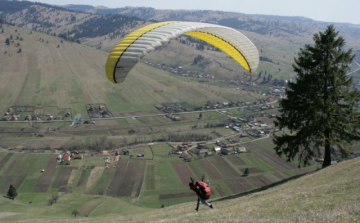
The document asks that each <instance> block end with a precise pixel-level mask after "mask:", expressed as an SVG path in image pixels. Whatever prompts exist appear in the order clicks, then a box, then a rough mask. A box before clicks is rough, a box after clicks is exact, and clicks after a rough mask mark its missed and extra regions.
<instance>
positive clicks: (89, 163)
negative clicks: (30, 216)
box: [0, 139, 316, 218]
mask: <svg viewBox="0 0 360 223" xmlns="http://www.w3.org/2000/svg"><path fill="white" fill-rule="evenodd" d="M269 143H270V141H269V140H268V139H263V140H259V141H254V142H249V143H244V144H243V145H244V146H245V147H246V148H247V150H248V151H249V152H248V153H241V154H235V155H234V154H233V155H228V156H225V155H223V156H220V155H213V156H209V157H201V156H199V157H198V156H196V155H194V154H192V157H193V159H192V161H191V162H184V161H183V160H182V159H180V158H178V156H177V155H173V154H172V155H169V152H170V151H172V149H173V147H172V146H169V145H167V144H152V145H150V146H146V147H138V148H130V149H129V150H130V152H131V153H133V154H134V156H133V157H132V158H131V157H129V156H128V155H122V154H121V155H120V157H119V159H117V158H116V157H115V155H114V154H115V153H114V151H109V152H108V153H106V154H105V155H102V156H85V157H84V158H83V159H82V160H72V161H71V163H70V165H64V164H61V163H59V162H58V161H57V159H56V157H57V156H56V154H40V153H17V152H13V153H9V152H0V167H1V168H0V190H1V191H0V192H1V193H2V194H5V193H6V191H7V189H8V187H9V185H10V184H13V185H14V186H15V187H16V188H17V190H18V193H19V197H18V198H17V200H18V202H20V203H21V202H22V203H26V202H31V203H32V204H33V205H34V206H39V205H40V206H41V205H47V200H48V199H49V198H50V197H51V196H52V195H53V194H58V196H59V201H58V203H59V204H60V203H62V202H64V201H65V200H69V199H70V198H69V196H70V195H71V194H72V195H76V196H79V197H80V198H81V199H79V200H78V201H77V203H76V205H75V206H76V208H78V209H79V212H80V214H81V215H83V216H92V215H94V216H95V215H96V216H98V215H100V216H101V213H100V212H98V211H95V210H98V209H99V208H103V207H101V206H102V205H108V202H110V201H111V202H113V201H114V199H115V200H119V202H120V201H121V202H129V205H130V206H134V208H136V207H138V206H140V207H144V208H159V207H161V206H162V205H164V206H169V205H174V204H178V203H182V202H188V201H195V200H196V197H195V195H194V194H193V192H191V191H190V190H189V188H188V185H187V184H188V182H189V178H190V177H193V178H196V179H200V177H201V175H202V174H204V175H205V177H206V178H205V179H206V180H207V181H208V182H209V183H210V186H211V188H212V197H211V199H216V198H220V197H223V196H229V195H234V194H238V193H243V192H247V191H251V190H254V189H258V188H261V187H265V186H269V185H271V184H273V183H276V182H279V181H282V180H285V179H287V178H290V177H293V176H296V175H298V174H303V173H306V172H310V171H313V170H315V169H316V166H315V165H313V166H311V167H309V168H304V169H301V171H299V169H298V168H297V165H296V164H295V163H286V162H285V161H284V159H282V158H279V157H278V156H277V155H276V154H275V152H273V151H272V150H271V149H270V148H271V145H269ZM143 151H145V153H150V154H151V158H149V157H148V158H147V157H146V155H145V157H136V156H135V154H137V153H139V152H143ZM104 157H109V159H108V160H110V164H109V165H108V167H106V166H105V162H104V161H103V160H104V159H103V158H104ZM246 168H247V169H248V170H249V174H248V176H244V175H243V173H244V171H245V169H246ZM42 169H44V170H45V171H44V172H41V170H42ZM95 197H96V198H95ZM56 205H57V204H54V205H53V206H52V208H56ZM75 206H74V207H75ZM0 208H1V202H0ZM57 208H59V209H62V207H60V206H59V207H57ZM61 211H62V212H64V211H65V210H61ZM61 211H60V212H61ZM104 214H105V213H104ZM106 214H109V213H108V212H107V213H106ZM12 218H16V217H15V216H13V217H12Z"/></svg>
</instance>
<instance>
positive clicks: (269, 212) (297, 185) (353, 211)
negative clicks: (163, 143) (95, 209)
mask: <svg viewBox="0 0 360 223" xmlns="http://www.w3.org/2000/svg"><path fill="white" fill-rule="evenodd" d="M359 185H360V159H354V160H350V161H346V162H342V163H339V164H336V165H333V166H331V167H329V168H326V169H324V170H320V171H318V172H315V173H313V174H309V175H306V176H304V177H301V178H299V179H297V180H293V181H290V182H288V183H285V184H283V185H280V186H277V187H274V188H271V189H268V190H265V191H262V192H258V193H253V194H249V195H247V196H242V197H239V198H234V199H225V200H222V201H214V202H213V204H214V207H215V208H214V209H213V210H210V209H208V208H206V207H204V206H201V208H200V211H199V212H195V210H194V208H195V197H194V202H191V203H184V204H180V205H175V206H171V207H167V208H164V209H160V210H155V211H151V212H146V213H141V212H138V213H136V214H134V215H132V216H131V217H129V216H126V217H123V216H120V215H119V216H114V215H111V216H108V217H102V218H84V217H81V218H72V220H73V221H74V222H199V221H201V222H359V221H360V206H359V203H360V187H359ZM4 220H5V219H4ZM50 220H51V219H46V221H47V222H49V221H50ZM64 220H65V219H61V220H59V221H64ZM67 220H69V221H70V220H71V219H70V218H69V219H67ZM23 221H24V222H25V221H26V222H28V220H23ZM54 221H56V220H54ZM33 222H39V220H33Z"/></svg>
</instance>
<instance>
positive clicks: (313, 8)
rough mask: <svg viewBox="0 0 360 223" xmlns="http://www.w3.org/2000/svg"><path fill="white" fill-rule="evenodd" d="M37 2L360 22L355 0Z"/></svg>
mask: <svg viewBox="0 0 360 223" xmlns="http://www.w3.org/2000/svg"><path fill="white" fill-rule="evenodd" d="M39 2H42V3H46V4H51V5H68V4H73V5H92V6H105V7H108V8H123V7H126V6H130V7H152V8H155V9H172V10H179V9H184V10H218V11H227V12H238V13H245V14H262V15H274V16H299V17H306V18H309V19H313V20H317V21H323V22H336V23H352V24H358V25H360V16H356V15H357V13H358V10H359V8H360V1H358V0H343V1H339V0H316V1H313V0H303V1H300V0H293V1H288V0H273V1H266V0H253V1H244V0H223V1H221V2H220V1H218V0H207V1H205V0H198V1H190V0H183V1H176V2H172V1H171V2H170V1H162V0H158V1H156V0H147V1H143V0H132V1H126V2H125V1H109V0H104V1H101V2H99V1H95V0H71V1H70V0H63V1H61V3H60V4H59V1H58V0H40V1H39Z"/></svg>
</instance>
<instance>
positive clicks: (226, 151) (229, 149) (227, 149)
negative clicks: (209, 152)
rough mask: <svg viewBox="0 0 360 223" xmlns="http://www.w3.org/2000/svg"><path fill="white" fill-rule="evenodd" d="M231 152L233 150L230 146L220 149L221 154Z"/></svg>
mask: <svg viewBox="0 0 360 223" xmlns="http://www.w3.org/2000/svg"><path fill="white" fill-rule="evenodd" d="M232 152H233V149H232V148H231V147H229V148H222V149H221V154H223V155H230V154H231V153H232Z"/></svg>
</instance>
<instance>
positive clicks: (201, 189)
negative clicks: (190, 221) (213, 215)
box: [189, 175, 213, 211]
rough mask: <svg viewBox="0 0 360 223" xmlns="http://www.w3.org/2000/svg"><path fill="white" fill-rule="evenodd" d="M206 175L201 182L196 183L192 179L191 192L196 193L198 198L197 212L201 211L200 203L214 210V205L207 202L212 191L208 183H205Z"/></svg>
mask: <svg viewBox="0 0 360 223" xmlns="http://www.w3.org/2000/svg"><path fill="white" fill-rule="evenodd" d="M204 177H205V176H204V175H203V176H202V179H201V181H196V182H194V179H193V178H191V177H190V180H191V182H190V183H189V187H190V190H193V191H195V193H196V195H197V196H198V200H197V205H196V208H195V210H196V211H198V210H199V205H200V202H201V203H203V204H204V205H206V206H208V207H209V208H213V206H212V204H210V203H209V202H207V201H206V200H207V199H209V198H210V195H211V190H210V187H209V185H208V184H207V183H205V182H203V181H204Z"/></svg>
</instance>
